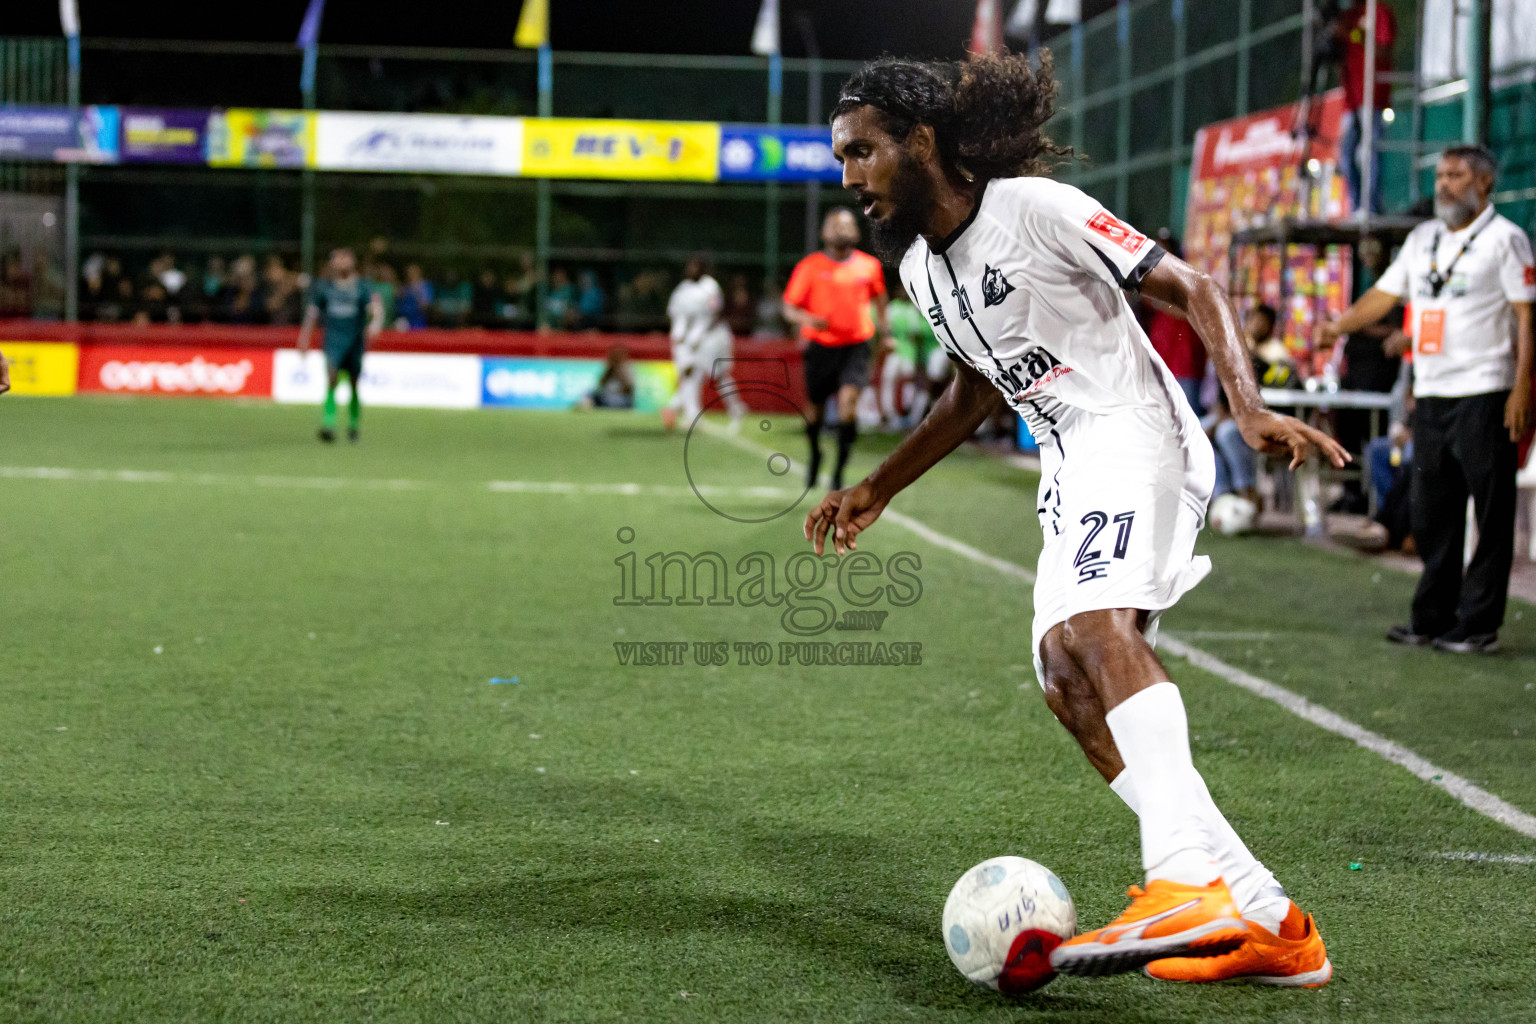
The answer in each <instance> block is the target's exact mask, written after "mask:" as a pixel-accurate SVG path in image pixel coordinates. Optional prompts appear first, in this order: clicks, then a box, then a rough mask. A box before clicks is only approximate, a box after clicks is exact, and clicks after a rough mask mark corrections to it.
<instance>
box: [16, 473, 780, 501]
mask: <svg viewBox="0 0 1536 1024" xmlns="http://www.w3.org/2000/svg"><path fill="white" fill-rule="evenodd" d="M0 479H6V480H66V481H74V482H83V483H120V484H192V485H196V486H232V487H276V488H286V489H291V490H325V491H330V490H342V489H349V488H350V489H357V490H370V491H422V490H428V489H431V488H434V487H443V486H451V485H452V482H451V481H436V480H380V479H368V478H363V477H330V476H267V475H259V474H258V475H251V476H244V475H240V474H235V473H173V472H168V471H165V470H151V469H71V468H64V467H58V466H0ZM473 486H480V485H473ZM484 487H485V489H486V490H488V491H491V492H492V493H495V494H576V495H600V494H614V495H625V496H647V497H692V496H693V495H694V494H695V493H698V494H701V495H704V496H705V497H732V498H775V499H777V498H793V497H796V496H798V495H799V493H800V492H799V491H798V490H790V489H788V488H785V487H713V486H707V485H704V486H700V487H699V488H698V490H697V492H695V490H694V489H693V488H691V487H681V486H672V485H662V484H639V483H619V484H591V483H571V482H567V481H562V480H491V481H489V482H488V483H486V484H484Z"/></svg>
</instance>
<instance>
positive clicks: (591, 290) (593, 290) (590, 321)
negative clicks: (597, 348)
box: [576, 270, 608, 331]
mask: <svg viewBox="0 0 1536 1024" xmlns="http://www.w3.org/2000/svg"><path fill="white" fill-rule="evenodd" d="M576 286H577V292H576V326H577V327H578V328H579V329H581V330H584V331H595V330H597V329H598V328H599V327H600V326H602V322H603V314H604V313H605V312H606V311H607V308H608V296H607V295H606V294H604V293H603V288H602V286H601V285H600V284H598V283H597V272H596V271H594V270H583V271H581V272H579V273H578V274H577V275H576Z"/></svg>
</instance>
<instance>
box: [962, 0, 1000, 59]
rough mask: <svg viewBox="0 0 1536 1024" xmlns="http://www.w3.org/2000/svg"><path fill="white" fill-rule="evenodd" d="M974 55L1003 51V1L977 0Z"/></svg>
mask: <svg viewBox="0 0 1536 1024" xmlns="http://www.w3.org/2000/svg"><path fill="white" fill-rule="evenodd" d="M967 49H968V50H970V51H971V52H972V53H976V54H981V53H997V52H999V51H1000V50H1002V49H1003V11H1002V0H976V21H975V22H974V23H973V24H972V25H971V45H970V46H968V47H967Z"/></svg>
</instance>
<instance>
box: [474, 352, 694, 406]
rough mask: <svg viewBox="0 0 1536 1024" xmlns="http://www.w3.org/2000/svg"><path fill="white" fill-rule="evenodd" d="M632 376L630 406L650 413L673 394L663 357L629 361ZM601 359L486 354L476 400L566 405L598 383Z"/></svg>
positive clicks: (489, 403)
mask: <svg viewBox="0 0 1536 1024" xmlns="http://www.w3.org/2000/svg"><path fill="white" fill-rule="evenodd" d="M630 368H631V369H632V370H633V372H634V376H635V409H636V410H637V411H639V412H654V411H656V410H658V409H660V408H661V407H662V406H663V405H665V404H666V403H667V399H668V398H670V397H671V396H672V387H673V384H674V382H675V378H674V376H673V369H672V364H671V363H670V362H668V361H666V360H652V359H646V360H636V361H634V362H632V363H630ZM602 373H603V361H602V360H601V359H538V358H528V359H490V358H488V359H486V360H485V384H484V389H483V393H482V395H481V401H482V402H483V404H485V405H487V406H500V407H504V408H516V409H569V408H570V407H571V406H573V405H575V404H576V403H577V402H579V401H581V399H582V398H583V397H585V396H586V395H589V394H591V393H592V391H593V390H595V389H596V388H597V382H598V378H600V377H601V376H602Z"/></svg>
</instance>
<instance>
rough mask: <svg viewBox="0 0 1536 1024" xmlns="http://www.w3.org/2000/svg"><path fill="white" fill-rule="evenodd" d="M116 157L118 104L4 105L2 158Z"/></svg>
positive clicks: (95, 159)
mask: <svg viewBox="0 0 1536 1024" xmlns="http://www.w3.org/2000/svg"><path fill="white" fill-rule="evenodd" d="M116 159H117V108H116V107H81V108H80V110H79V111H74V110H71V109H70V108H68V107H0V160H58V161H72V162H78V163H113V162H114V161H116Z"/></svg>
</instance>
